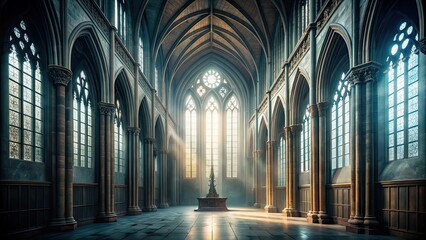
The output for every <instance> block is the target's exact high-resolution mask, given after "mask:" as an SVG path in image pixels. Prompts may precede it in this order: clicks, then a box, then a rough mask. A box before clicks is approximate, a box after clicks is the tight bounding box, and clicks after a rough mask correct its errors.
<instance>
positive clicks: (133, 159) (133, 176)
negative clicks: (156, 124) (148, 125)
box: [127, 127, 142, 215]
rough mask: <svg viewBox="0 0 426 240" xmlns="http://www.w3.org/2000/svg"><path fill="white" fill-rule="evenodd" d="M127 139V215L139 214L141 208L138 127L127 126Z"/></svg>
mask: <svg viewBox="0 0 426 240" xmlns="http://www.w3.org/2000/svg"><path fill="white" fill-rule="evenodd" d="M127 132H128V139H129V145H128V149H129V166H128V170H129V207H128V211H127V214H128V215H138V214H141V212H142V211H141V209H140V208H139V203H138V191H139V184H138V183H139V176H138V172H139V169H140V168H139V163H138V152H139V151H138V142H139V132H140V129H139V128H137V127H128V128H127Z"/></svg>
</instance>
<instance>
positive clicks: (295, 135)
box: [284, 124, 302, 217]
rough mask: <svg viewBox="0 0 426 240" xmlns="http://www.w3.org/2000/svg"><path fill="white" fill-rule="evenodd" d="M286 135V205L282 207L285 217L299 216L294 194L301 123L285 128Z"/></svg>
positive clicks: (295, 194) (295, 192)
mask: <svg viewBox="0 0 426 240" xmlns="http://www.w3.org/2000/svg"><path fill="white" fill-rule="evenodd" d="M285 130H286V136H287V142H286V147H287V149H286V150H287V151H286V154H287V158H286V159H287V165H288V166H287V169H288V172H287V173H288V174H287V175H288V177H287V181H288V182H287V188H288V195H287V201H286V205H287V207H286V208H285V209H284V215H285V216H287V217H297V216H299V211H297V209H296V196H297V178H296V177H297V142H298V139H299V135H300V131H301V130H302V125H300V124H295V125H291V126H289V127H286V128H285Z"/></svg>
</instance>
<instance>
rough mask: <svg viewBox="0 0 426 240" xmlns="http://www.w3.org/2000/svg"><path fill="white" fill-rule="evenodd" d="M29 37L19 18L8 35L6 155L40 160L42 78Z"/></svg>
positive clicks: (41, 152)
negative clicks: (7, 139) (7, 146)
mask: <svg viewBox="0 0 426 240" xmlns="http://www.w3.org/2000/svg"><path fill="white" fill-rule="evenodd" d="M30 36H31V34H30V33H29V31H28V29H27V24H26V23H25V22H24V21H21V22H20V24H19V25H17V26H15V27H14V29H13V34H11V35H10V37H9V39H10V53H9V158H12V159H23V160H27V161H35V162H42V161H43V145H44V144H43V116H42V115H43V114H42V112H43V109H42V99H43V92H42V87H41V81H42V77H41V73H40V65H39V64H40V56H39V54H38V50H37V48H36V47H35V45H34V43H33V41H32V39H31V38H30Z"/></svg>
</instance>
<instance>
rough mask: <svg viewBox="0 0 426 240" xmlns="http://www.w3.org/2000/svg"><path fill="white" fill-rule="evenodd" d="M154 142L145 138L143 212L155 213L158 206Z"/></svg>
mask: <svg viewBox="0 0 426 240" xmlns="http://www.w3.org/2000/svg"><path fill="white" fill-rule="evenodd" d="M154 141H155V139H153V138H145V151H144V154H145V157H144V158H145V159H146V160H145V167H144V172H145V174H144V181H145V184H144V185H145V187H144V191H145V201H144V204H145V206H144V207H143V209H142V211H144V212H155V211H157V206H156V205H155V192H154V191H155V186H154V174H155V172H154V171H155V169H154Z"/></svg>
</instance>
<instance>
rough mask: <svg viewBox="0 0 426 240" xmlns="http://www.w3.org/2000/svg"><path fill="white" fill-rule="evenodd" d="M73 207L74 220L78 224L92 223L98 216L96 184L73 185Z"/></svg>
mask: <svg viewBox="0 0 426 240" xmlns="http://www.w3.org/2000/svg"><path fill="white" fill-rule="evenodd" d="M73 205H74V206H73V211H74V219H75V220H76V221H77V222H78V224H82V223H84V222H91V221H93V220H94V219H95V218H96V215H97V214H98V206H97V205H98V184H96V183H75V184H74V185H73Z"/></svg>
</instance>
